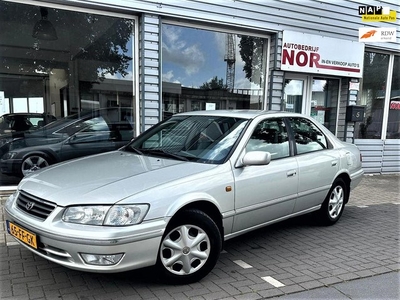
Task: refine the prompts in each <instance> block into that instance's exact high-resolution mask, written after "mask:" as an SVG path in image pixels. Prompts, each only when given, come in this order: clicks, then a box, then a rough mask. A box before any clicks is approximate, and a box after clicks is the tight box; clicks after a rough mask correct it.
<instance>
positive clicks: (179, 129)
mask: <svg viewBox="0 0 400 300" xmlns="http://www.w3.org/2000/svg"><path fill="white" fill-rule="evenodd" d="M247 122H248V120H245V119H239V118H233V117H220V116H172V117H171V118H170V119H168V120H166V121H164V122H162V123H160V124H157V125H155V126H153V127H152V128H150V130H148V131H146V132H145V133H144V134H142V135H140V136H139V137H138V138H136V139H134V140H133V141H132V142H131V143H130V144H129V145H127V146H126V147H125V148H124V150H126V151H131V152H134V153H136V154H140V155H146V156H147V155H148V156H155V157H168V158H172V159H177V160H184V161H192V162H200V163H209V164H220V163H223V162H225V161H226V160H227V159H228V157H229V155H230V154H231V150H232V149H233V147H234V145H235V144H236V143H237V142H238V138H239V136H240V134H241V133H242V131H243V130H244V128H245V126H246V124H247Z"/></svg>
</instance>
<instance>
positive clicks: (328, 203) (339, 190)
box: [319, 178, 349, 225]
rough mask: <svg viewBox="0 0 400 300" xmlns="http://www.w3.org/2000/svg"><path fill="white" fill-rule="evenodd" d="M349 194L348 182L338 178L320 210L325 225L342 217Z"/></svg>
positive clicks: (331, 223) (333, 222)
mask: <svg viewBox="0 0 400 300" xmlns="http://www.w3.org/2000/svg"><path fill="white" fill-rule="evenodd" d="M348 196H349V195H348V191H347V185H346V183H345V182H344V181H343V179H341V178H338V179H336V180H335V181H334V182H333V184H332V187H331V189H330V190H329V193H328V195H327V196H326V198H325V201H324V203H323V204H322V206H321V209H320V210H319V217H320V220H321V222H322V223H323V224H324V225H333V224H335V223H336V222H337V221H338V220H339V219H340V217H341V216H342V214H343V210H344V206H345V203H346V202H347V198H348Z"/></svg>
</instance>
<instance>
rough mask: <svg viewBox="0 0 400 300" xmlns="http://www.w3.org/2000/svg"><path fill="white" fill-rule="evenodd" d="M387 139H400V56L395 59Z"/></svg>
mask: <svg viewBox="0 0 400 300" xmlns="http://www.w3.org/2000/svg"><path fill="white" fill-rule="evenodd" d="M386 138H388V139H398V138H400V56H395V57H394V65H393V77H392V88H391V91H390V103H389V120H388V127H387V131H386Z"/></svg>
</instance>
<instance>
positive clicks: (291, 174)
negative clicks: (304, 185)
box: [286, 170, 296, 177]
mask: <svg viewBox="0 0 400 300" xmlns="http://www.w3.org/2000/svg"><path fill="white" fill-rule="evenodd" d="M286 176H287V177H293V176H296V171H295V170H292V171H288V172H287V173H286Z"/></svg>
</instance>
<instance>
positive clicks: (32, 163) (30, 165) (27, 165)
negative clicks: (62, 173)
mask: <svg viewBox="0 0 400 300" xmlns="http://www.w3.org/2000/svg"><path fill="white" fill-rule="evenodd" d="M48 165H50V162H49V159H48V158H46V157H44V156H41V155H38V154H35V155H29V156H28V157H26V158H25V159H24V160H23V161H22V164H21V174H22V176H26V175H28V174H30V173H33V172H35V171H37V170H40V169H42V168H44V167H47V166H48Z"/></svg>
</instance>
